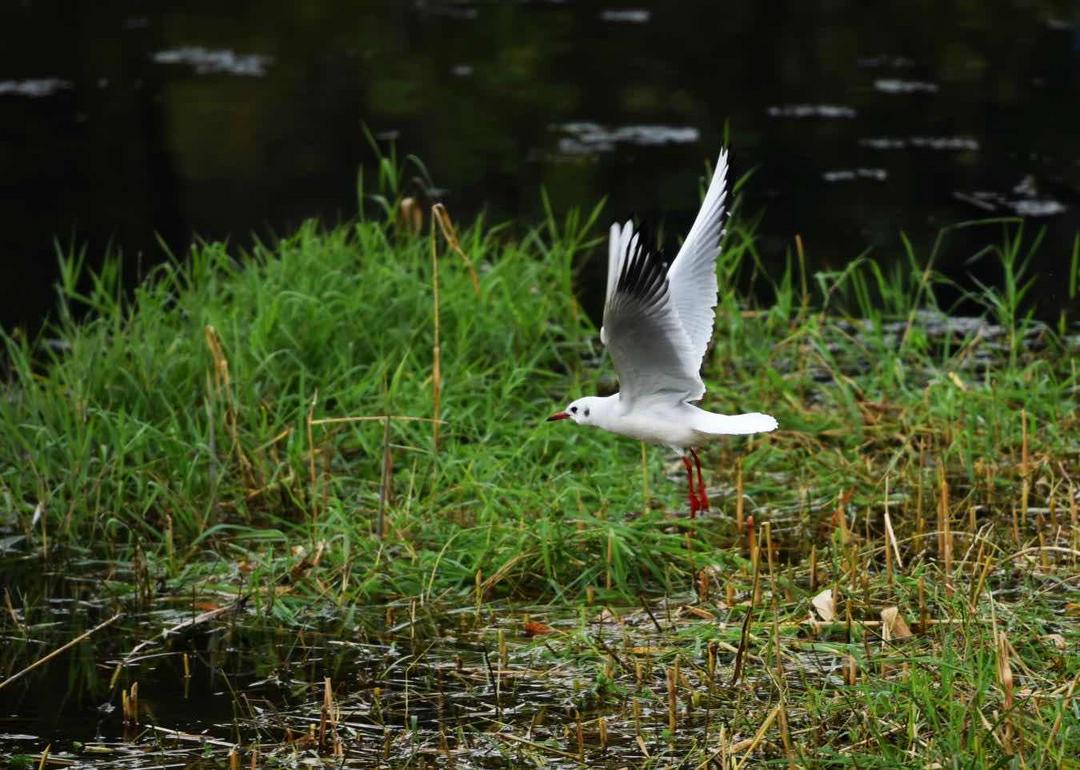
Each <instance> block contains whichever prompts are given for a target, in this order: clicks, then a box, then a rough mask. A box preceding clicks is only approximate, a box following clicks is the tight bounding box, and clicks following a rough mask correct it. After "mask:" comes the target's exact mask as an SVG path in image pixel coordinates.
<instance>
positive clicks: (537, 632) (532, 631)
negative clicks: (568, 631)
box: [525, 620, 555, 638]
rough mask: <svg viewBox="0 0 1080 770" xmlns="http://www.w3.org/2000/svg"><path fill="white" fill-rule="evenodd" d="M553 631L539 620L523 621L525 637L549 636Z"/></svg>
mask: <svg viewBox="0 0 1080 770" xmlns="http://www.w3.org/2000/svg"><path fill="white" fill-rule="evenodd" d="M554 630H555V629H554V628H552V627H551V626H549V625H548V624H547V623H541V622H540V621H539V620H526V621H525V636H528V637H530V638H531V637H534V636H543V635H544V634H550V633H551V632H553V631H554Z"/></svg>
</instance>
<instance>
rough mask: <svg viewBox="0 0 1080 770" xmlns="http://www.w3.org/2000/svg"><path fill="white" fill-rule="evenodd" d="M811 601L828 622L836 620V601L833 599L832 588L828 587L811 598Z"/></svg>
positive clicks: (819, 614) (820, 615) (819, 615)
mask: <svg viewBox="0 0 1080 770" xmlns="http://www.w3.org/2000/svg"><path fill="white" fill-rule="evenodd" d="M810 603H811V604H812V605H814V609H815V610H817V614H818V617H820V618H821V619H822V620H824V621H825V622H826V623H828V622H829V621H831V620H836V602H835V601H833V595H832V589H831V588H826V589H825V590H824V591H822V592H821V593H819V594H818V595H817V596H815V597H814V598H813V599H811V600H810Z"/></svg>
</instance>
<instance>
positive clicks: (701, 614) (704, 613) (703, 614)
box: [683, 604, 716, 620]
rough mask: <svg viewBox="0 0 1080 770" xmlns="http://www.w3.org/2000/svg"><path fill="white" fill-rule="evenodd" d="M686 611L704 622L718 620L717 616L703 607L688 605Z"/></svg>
mask: <svg viewBox="0 0 1080 770" xmlns="http://www.w3.org/2000/svg"><path fill="white" fill-rule="evenodd" d="M683 609H684V610H686V612H687V613H688V614H690V615H693V616H694V617H695V618H701V619H702V620H716V616H715V615H713V614H712V613H711V612H709V611H708V610H706V609H703V608H701V607H694V606H693V605H689V604H688V605H687V606H685V607H683Z"/></svg>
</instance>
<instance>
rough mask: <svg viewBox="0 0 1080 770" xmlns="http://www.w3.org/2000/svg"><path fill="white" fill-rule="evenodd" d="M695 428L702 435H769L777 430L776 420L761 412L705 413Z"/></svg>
mask: <svg viewBox="0 0 1080 770" xmlns="http://www.w3.org/2000/svg"><path fill="white" fill-rule="evenodd" d="M697 423H698V424H697V425H695V426H694V427H695V428H696V429H697V430H700V431H701V432H702V433H712V434H716V435H728V436H744V435H746V434H748V433H768V432H769V431H773V430H776V428H777V425H778V424H777V422H776V418H775V417H773V416H772V415H768V414H762V413H761V412H749V413H747V414H712V413H710V412H704V413H703V414H702V415H701V416H700V417H699V418H698V420H697Z"/></svg>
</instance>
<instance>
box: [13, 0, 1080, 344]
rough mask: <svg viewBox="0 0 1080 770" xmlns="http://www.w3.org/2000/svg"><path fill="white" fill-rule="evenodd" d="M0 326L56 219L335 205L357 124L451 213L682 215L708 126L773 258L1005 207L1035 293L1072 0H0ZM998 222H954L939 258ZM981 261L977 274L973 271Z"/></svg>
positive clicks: (1055, 233) (1064, 97) (99, 232)
mask: <svg viewBox="0 0 1080 770" xmlns="http://www.w3.org/2000/svg"><path fill="white" fill-rule="evenodd" d="M0 29H3V31H4V32H3V36H4V45H3V46H2V47H0V193H2V196H3V206H0V249H2V252H0V253H2V254H3V260H4V263H3V279H2V280H0V322H2V323H3V324H4V325H7V326H10V325H12V324H16V323H29V324H33V323H35V322H36V321H37V320H39V319H40V318H41V316H42V314H43V312H45V310H46V309H47V307H48V306H49V303H50V302H51V294H52V292H51V288H50V286H51V284H52V283H53V281H54V280H55V255H54V251H53V245H52V242H53V239H54V238H59V239H60V240H61V241H62V242H63V243H65V244H70V243H75V244H86V245H87V247H88V254H89V258H90V260H91V262H93V261H94V260H95V259H97V258H99V257H100V255H101V254H102V253H103V252H104V251H105V250H106V249H108V248H110V247H111V248H115V249H122V250H123V252H124V253H125V254H126V255H129V256H130V257H131V260H130V264H131V271H132V273H133V274H134V273H137V272H138V271H139V269H140V268H145V266H147V265H148V264H150V263H152V262H153V261H155V260H156V259H159V258H160V256H161V249H160V247H159V245H158V243H157V241H156V237H155V234H159V235H160V236H161V238H162V239H163V240H164V241H165V242H166V243H167V244H169V246H170V247H171V248H173V249H174V250H177V251H180V252H182V251H183V249H184V247H185V244H188V243H190V240H191V238H192V236H193V234H199V235H201V236H204V237H207V238H222V237H230V238H231V239H232V240H233V242H234V243H238V244H243V243H244V242H246V241H247V240H248V238H249V236H250V235H251V234H252V233H254V234H257V235H260V236H262V237H265V236H266V235H267V234H269V233H272V232H284V231H287V230H288V229H289V228H290V227H293V226H294V225H295V224H297V223H298V222H299V221H300V220H302V219H303V218H305V217H309V216H319V217H322V218H324V219H326V220H330V221H333V220H335V219H337V218H339V217H347V216H350V215H352V214H353V213H354V212H355V210H356V206H357V201H356V184H355V183H356V172H357V169H358V167H359V166H361V165H362V164H368V166H369V167H370V165H371V163H372V161H373V154H372V152H371V150H370V148H369V147H368V145H367V143H366V140H365V138H364V136H363V132H362V125H363V124H367V125H368V126H370V127H371V128H372V130H374V131H376V132H379V133H387V132H389V133H393V134H394V135H396V136H397V142H398V146H399V148H401V150H402V151H404V152H412V153H416V154H417V155H419V156H420V157H421V158H423V160H424V162H425V163H426V165H427V168H428V170H429V171H430V175H431V178H432V181H433V182H434V184H435V185H436V186H437V187H438V188H441V190H442V191H443V192H442V197H443V198H444V200H445V201H446V202H447V204H448V205H449V207H450V210H451V211H452V212H453V213H454V214H455V216H456V217H457V218H458V219H468V218H470V217H471V216H472V215H473V214H475V213H476V212H478V211H479V210H480V209H481V208H482V207H484V206H486V207H487V208H488V210H489V211H490V212H491V214H492V215H493V217H494V218H496V219H506V218H518V217H520V218H521V220H522V221H523V222H530V221H535V220H536V219H537V217H538V216H539V212H540V197H539V190H540V188H541V186H546V188H547V189H548V191H549V193H550V195H551V199H552V201H553V203H554V205H555V206H556V208H558V209H560V210H561V209H566V208H569V207H572V206H591V205H592V204H593V203H594V202H595V201H596V200H597V199H599V198H600V197H601V196H603V195H608V196H609V205H608V208H607V210H606V214H607V216H605V219H607V218H609V217H614V216H619V217H622V216H626V215H628V214H629V213H632V212H633V213H637V214H639V215H641V216H644V217H648V218H650V219H654V220H655V219H661V218H663V220H664V222H665V223H666V225H667V231H668V233H669V237H671V234H672V233H673V231H675V230H678V229H681V228H682V227H684V226H685V225H686V224H687V223H688V221H689V219H690V217H691V216H692V214H693V207H694V203H695V202H696V190H697V188H696V184H697V179H698V176H699V175H700V174H701V172H702V169H703V163H704V161H705V159H706V158H709V157H713V156H715V153H716V151H717V150H718V148H719V147H720V146H721V144H722V143H723V141H724V136H725V130H730V140H731V146H732V150H733V162H734V169H735V172H736V173H737V174H744V173H747V172H750V171H753V175H752V177H751V178H750V180H749V181H748V183H747V184H746V187H745V197H744V205H745V207H746V209H745V210H746V211H747V212H758V211H762V210H763V211H764V220H763V223H762V226H761V232H762V239H761V242H760V246H761V249H762V252H763V255H764V257H765V259H766V260H767V261H770V262H772V263H773V264H776V263H778V262H779V261H780V260H781V259H782V256H783V253H784V251H785V249H787V248H789V246H790V244H791V241H792V238H793V236H794V234H795V233H801V234H802V235H803V237H804V239H805V241H806V243H807V248H808V253H809V256H810V259H811V261H812V263H813V264H814V265H817V266H822V265H833V266H835V265H838V264H842V263H843V262H845V261H846V260H848V259H850V258H852V257H853V256H855V255H857V254H859V253H860V252H862V251H863V250H864V249H866V248H871V249H872V253H873V254H876V255H879V256H883V257H886V258H887V257H889V256H890V255H893V254H895V253H897V252H898V251H899V238H898V233H899V232H900V231H901V230H904V231H906V232H908V233H909V234H910V235H911V236H912V238H913V239H914V241H915V243H916V245H917V247H918V248H919V249H920V251H923V252H925V250H926V249H927V248H928V246H929V244H930V242H931V240H932V237H933V235H934V234H935V233H936V232H937V230H938V229H939V228H941V227H942V226H944V225H948V224H951V223H955V222H958V221H962V220H968V219H975V218H981V217H986V216H1000V215H1013V214H1021V215H1025V216H1028V217H1030V218H1031V219H1033V220H1034V223H1033V224H1034V225H1036V227H1032V228H1031V229H1032V231H1034V230H1035V229H1037V227H1038V226H1045V227H1046V228H1047V236H1046V241H1045V243H1044V245H1043V247H1042V249H1041V251H1040V255H1039V262H1038V265H1037V267H1038V270H1039V272H1040V274H1041V283H1040V284H1039V288H1038V291H1037V294H1038V295H1039V299H1040V300H1041V301H1042V302H1043V303H1045V304H1048V305H1049V306H1051V307H1059V306H1062V305H1063V304H1064V303H1065V298H1064V297H1063V296H1062V288H1061V287H1062V284H1063V283H1064V277H1065V271H1066V270H1067V264H1068V255H1069V252H1070V251H1071V247H1072V242H1073V238H1074V236H1075V233H1076V232H1077V230H1078V228H1080V215H1078V213H1077V204H1078V200H1080V195H1078V191H1080V129H1078V128H1077V127H1078V126H1080V10H1078V8H1077V6H1076V5H1075V4H1074V3H1068V2H1049V1H1043V2H1039V1H1037V0H1026V1H1025V0H1009V1H1006V0H1002V1H1001V2H995V3H971V2H959V1H957V2H939V1H937V0H935V1H934V2H930V1H925V2H911V0H902V1H901V0H896V1H895V2H886V3H873V4H868V3H863V2H858V1H857V0H837V1H835V2H818V3H796V2H774V3H759V2H753V1H751V0H741V1H740V2H729V3H714V2H708V3H661V2H634V3H630V4H626V5H604V4H594V3H581V2H513V3H511V2H507V3H499V4H494V3H492V4H489V3H451V2H434V1H431V2H388V3H355V2H333V1H330V0H324V1H322V2H318V1H314V2H305V3H291V2H266V1H264V2H259V3H254V2H234V3H229V4H226V5H222V4H220V3H209V2H190V3H186V4H184V8H183V9H180V8H179V6H176V5H173V6H168V7H167V6H165V5H163V4H160V5H154V6H147V5H146V4H144V3H136V2H100V3H82V4H68V3H60V2H56V1H55V0H54V1H53V2H47V1H44V0H22V1H21V2H19V1H18V0H13V1H12V2H8V3H4V4H3V6H2V7H0ZM999 237H1000V232H999V229H993V230H991V231H988V232H979V233H971V232H967V233H964V234H962V235H961V236H958V237H957V238H954V239H953V241H952V242H951V244H950V248H949V249H948V250H947V252H946V254H945V257H944V258H943V260H942V262H941V263H940V266H941V267H942V268H943V269H945V270H946V271H947V272H949V273H950V274H951V275H954V276H956V277H958V278H960V279H963V278H964V276H965V274H966V273H967V272H968V271H971V270H974V271H980V270H983V269H984V266H983V265H981V264H978V265H975V266H965V265H964V261H965V260H966V259H967V258H968V257H969V256H970V255H971V254H972V253H973V252H974V251H975V250H976V249H977V248H978V247H979V246H981V245H984V244H985V243H987V242H989V241H994V240H997V239H998V238H999ZM982 277H984V278H986V279H988V280H994V279H995V277H996V276H995V274H994V271H993V270H989V271H987V272H985V273H984V274H983V276H982Z"/></svg>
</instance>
